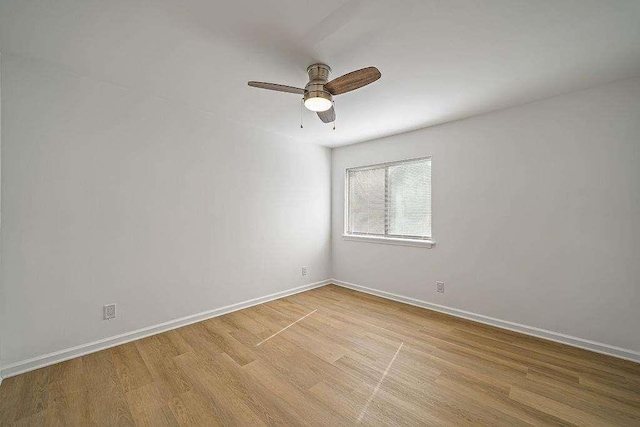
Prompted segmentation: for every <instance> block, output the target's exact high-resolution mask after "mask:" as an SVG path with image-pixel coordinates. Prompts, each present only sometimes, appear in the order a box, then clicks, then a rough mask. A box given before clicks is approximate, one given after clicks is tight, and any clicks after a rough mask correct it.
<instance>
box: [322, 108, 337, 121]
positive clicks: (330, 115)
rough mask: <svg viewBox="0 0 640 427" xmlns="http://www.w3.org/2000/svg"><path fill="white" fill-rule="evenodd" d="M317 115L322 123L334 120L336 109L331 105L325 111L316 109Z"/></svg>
mask: <svg viewBox="0 0 640 427" xmlns="http://www.w3.org/2000/svg"><path fill="white" fill-rule="evenodd" d="M318 117H320V120H322V121H323V122H324V123H331V122H335V121H336V110H334V109H333V106H332V107H331V108H329V109H328V110H327V111H318Z"/></svg>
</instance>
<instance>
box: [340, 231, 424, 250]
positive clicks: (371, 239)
mask: <svg viewBox="0 0 640 427" xmlns="http://www.w3.org/2000/svg"><path fill="white" fill-rule="evenodd" d="M342 239H343V240H351V241H354V242H366V243H382V244H385V245H400V246H414V247H418V248H427V249H431V247H433V245H435V244H436V242H434V241H433V240H417V239H416V240H413V239H400V238H397V237H376V236H357V235H353V234H343V235H342Z"/></svg>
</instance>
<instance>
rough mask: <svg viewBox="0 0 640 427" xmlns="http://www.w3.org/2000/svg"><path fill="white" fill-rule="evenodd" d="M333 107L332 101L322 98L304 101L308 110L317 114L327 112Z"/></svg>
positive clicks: (315, 97)
mask: <svg viewBox="0 0 640 427" xmlns="http://www.w3.org/2000/svg"><path fill="white" fill-rule="evenodd" d="M332 105H333V103H332V102H331V100H330V99H327V98H323V97H320V96H314V97H311V98H306V99H305V100H304V106H305V107H307V109H309V110H311V111H315V112H321V111H327V110H328V109H329V108H331V106H332Z"/></svg>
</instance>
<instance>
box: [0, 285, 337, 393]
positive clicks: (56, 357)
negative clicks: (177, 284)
mask: <svg viewBox="0 0 640 427" xmlns="http://www.w3.org/2000/svg"><path fill="white" fill-rule="evenodd" d="M329 283H331V280H323V281H321V282H316V283H311V284H309V285H303V286H298V287H296V288H291V289H287V290H285V291H281V292H276V293H273V294H269V295H266V296H263V297H258V298H254V299H250V300H247V301H243V302H239V303H236V304H231V305H228V306H225V307H220V308H216V309H213V310H209V311H203V312H202V313H197V314H192V315H190V316H186V317H182V318H180V319H174V320H170V321H168V322H164V323H159V324H157V325H153V326H148V327H146V328H142V329H138V330H136V331H132V332H127V333H124V334H120V335H116V336H113V337H109V338H104V339H101V340H98V341H93V342H90V343H87V344H82V345H79V346H76V347H71V348H67V349H64V350H60V351H55V352H53V353H49V354H45V355H42V356H37V357H33V358H30V359H26V360H21V361H19V362H15V363H11V364H8V365H4V366H0V384H2V379H3V378H9V377H12V376H14V375H19V374H22V373H24V372H28V371H33V370H34V369H38V368H43V367H45V366H49V365H53V364H55V363H60V362H64V361H65V360H69V359H73V358H74V357H78V356H83V355H85V354H89V353H94V352H96V351H100V350H104V349H106V348H110V347H115V346H117V345H120V344H125V343H128V342H131V341H135V340H138V339H140V338H145V337H148V336H151V335H155V334H159V333H161V332H166V331H169V330H171V329H176V328H180V327H182V326H186V325H190V324H192V323H197V322H201V321H203V320H206V319H210V318H212V317H217V316H221V315H223V314H227V313H231V312H233V311H237V310H242V309H243V308H247V307H251V306H254V305H258V304H262V303H265V302H268V301H272V300H274V299H278V298H283V297H286V296H289V295H293V294H297V293H299V292H304V291H308V290H310V289H314V288H318V287H320V286H324V285H327V284H329Z"/></svg>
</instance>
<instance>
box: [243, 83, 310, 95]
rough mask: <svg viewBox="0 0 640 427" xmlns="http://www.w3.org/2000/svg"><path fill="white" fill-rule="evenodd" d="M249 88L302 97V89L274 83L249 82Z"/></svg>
mask: <svg viewBox="0 0 640 427" xmlns="http://www.w3.org/2000/svg"><path fill="white" fill-rule="evenodd" d="M249 86H251V87H257V88H260V89H269V90H276V91H278V92H287V93H297V94H298V95H304V89H300V88H299V87H293V86H286V85H279V84H275V83H264V82H249Z"/></svg>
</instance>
